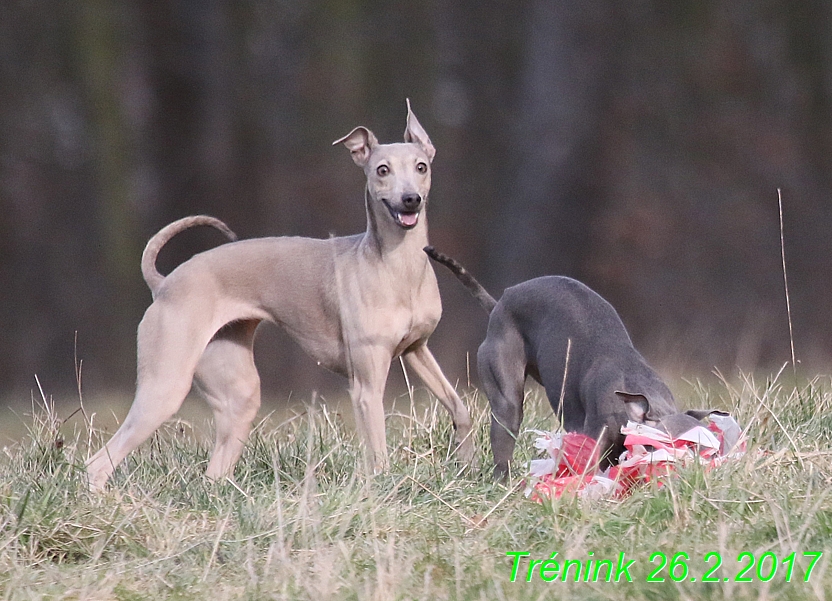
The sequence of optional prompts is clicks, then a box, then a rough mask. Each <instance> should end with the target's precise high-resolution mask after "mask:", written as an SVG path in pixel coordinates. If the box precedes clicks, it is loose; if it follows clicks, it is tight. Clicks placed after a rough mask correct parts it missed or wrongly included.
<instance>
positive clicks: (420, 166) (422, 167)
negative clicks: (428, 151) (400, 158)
mask: <svg viewBox="0 0 832 601" xmlns="http://www.w3.org/2000/svg"><path fill="white" fill-rule="evenodd" d="M416 171H418V172H419V173H427V172H428V166H427V164H426V163H418V164H417V165H416Z"/></svg>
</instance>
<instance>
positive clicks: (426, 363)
mask: <svg viewBox="0 0 832 601" xmlns="http://www.w3.org/2000/svg"><path fill="white" fill-rule="evenodd" d="M404 358H405V359H406V360H407V362H408V364H409V365H410V366H411V367H412V368H413V370H414V371H415V372H416V375H417V376H419V378H420V379H421V380H422V382H424V383H425V386H427V387H428V389H429V390H430V391H431V392H432V393H433V394H434V395H436V398H438V399H439V402H441V403H442V404H443V405H444V406H445V409H447V410H448V413H450V414H451V419H453V422H454V429H455V430H456V436H455V438H456V440H455V442H456V453H457V456H458V457H459V459H460V460H462V461H464V462H466V463H471V461H472V460H473V459H474V440H473V432H472V431H471V416H470V415H469V414H468V408H467V407H466V406H465V403H463V402H462V399H460V398H459V395H458V394H457V393H456V390H454V387H453V386H451V383H450V382H448V379H447V378H446V377H445V374H443V373H442V369H441V368H440V367H439V364H438V363H437V362H436V359H435V358H434V356H433V353H431V352H430V350H429V349H428V347H427V345H424V344H423V345H421V346H419V347H417V348H416V349H414V350H413V351H411V352H409V353H407V354H406V355H405V356H404Z"/></svg>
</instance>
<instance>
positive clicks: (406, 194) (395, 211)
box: [333, 99, 436, 230]
mask: <svg viewBox="0 0 832 601" xmlns="http://www.w3.org/2000/svg"><path fill="white" fill-rule="evenodd" d="M341 143H343V144H344V146H346V147H347V148H348V149H349V151H350V155H351V156H352V160H353V161H355V164H356V165H358V166H359V167H361V168H362V169H363V170H364V174H365V175H366V176H367V191H368V192H369V195H370V201H372V202H373V203H374V206H373V207H368V208H371V209H372V210H374V211H375V212H376V213H377V214H381V215H382V216H383V215H386V216H387V217H382V218H389V219H390V220H391V221H392V222H393V223H394V224H395V225H397V226H398V227H400V228H402V229H404V230H409V229H413V228H415V227H416V226H417V225H418V224H419V216H420V214H421V212H422V211H423V209H424V207H425V204H426V202H427V196H428V192H429V191H430V164H431V162H432V161H433V157H434V156H435V155H436V149H435V148H434V147H433V144H432V143H431V141H430V138H429V137H428V134H427V133H426V132H425V130H424V128H423V127H422V125H421V124H420V123H419V120H418V119H416V115H415V114H413V111H412V110H411V109H410V100H409V99H408V101H407V127H406V128H405V131H404V143H399V144H379V142H378V140H377V139H376V137H375V135H373V132H371V131H370V130H369V129H367V128H366V127H356V128H355V129H354V130H352V131H351V132H350V133H349V134H347V135H346V136H344V137H343V138H341V139H339V140H335V142H333V144H341Z"/></svg>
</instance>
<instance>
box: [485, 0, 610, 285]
mask: <svg viewBox="0 0 832 601" xmlns="http://www.w3.org/2000/svg"><path fill="white" fill-rule="evenodd" d="M615 25H616V22H615V15H614V12H613V10H612V5H611V4H610V3H608V2H604V1H600V0H598V1H593V2H584V3H570V2H551V1H548V0H534V1H533V2H531V4H530V5H529V6H528V9H527V14H526V28H525V40H526V47H525V49H524V54H523V64H522V67H521V68H522V72H521V78H520V82H519V90H518V98H517V105H516V107H517V108H516V121H515V122H514V123H507V124H506V127H505V128H504V129H503V130H501V131H500V132H499V133H496V134H495V135H499V136H501V137H502V138H503V139H504V140H505V143H506V147H507V148H509V149H511V150H512V154H511V155H510V156H508V157H507V161H506V163H505V164H504V165H501V166H500V167H499V168H500V169H501V171H502V173H503V175H504V177H503V181H504V182H506V183H505V184H504V187H503V188H502V194H501V195H500V197H499V198H498V200H497V202H498V203H499V205H500V208H499V210H498V217H497V219H495V220H494V228H493V230H492V235H491V242H490V248H489V254H490V256H491V260H492V263H493V265H494V268H493V269H494V277H495V279H496V280H497V282H498V283H499V284H500V285H501V286H505V285H508V284H512V283H517V282H519V281H521V280H525V279H528V278H530V277H533V276H538V275H543V274H546V273H564V274H573V275H574V274H577V273H579V272H580V270H581V267H582V266H581V264H580V261H581V258H582V257H583V256H584V252H583V251H584V247H585V245H586V243H587V240H588V224H589V222H590V218H591V215H592V213H593V211H594V210H595V208H596V207H597V206H598V204H599V200H600V196H602V194H603V188H602V187H601V184H600V182H599V171H598V167H599V163H600V158H601V157H600V152H601V148H602V144H601V138H602V136H601V133H602V125H603V123H602V122H603V114H604V108H605V105H606V100H607V98H606V97H605V93H607V92H608V90H609V89H610V86H609V83H610V79H611V77H612V74H613V67H614V59H615V56H616V51H617V31H616V27H615Z"/></svg>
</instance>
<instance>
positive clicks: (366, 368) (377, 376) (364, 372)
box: [350, 348, 390, 474]
mask: <svg viewBox="0 0 832 601" xmlns="http://www.w3.org/2000/svg"><path fill="white" fill-rule="evenodd" d="M351 359H352V360H351V364H352V376H351V378H350V398H351V399H352V408H353V412H354V413H355V423H356V426H357V427H358V431H359V433H360V434H361V437H362V439H363V441H364V445H365V456H366V460H367V468H368V473H371V474H379V473H381V472H383V471H384V470H386V469H387V465H388V455H387V439H386V435H385V425H384V387H385V384H386V383H387V372H388V371H390V353H389V351H387V350H385V349H381V348H379V349H370V350H363V351H360V352H358V353H352V357H351Z"/></svg>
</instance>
